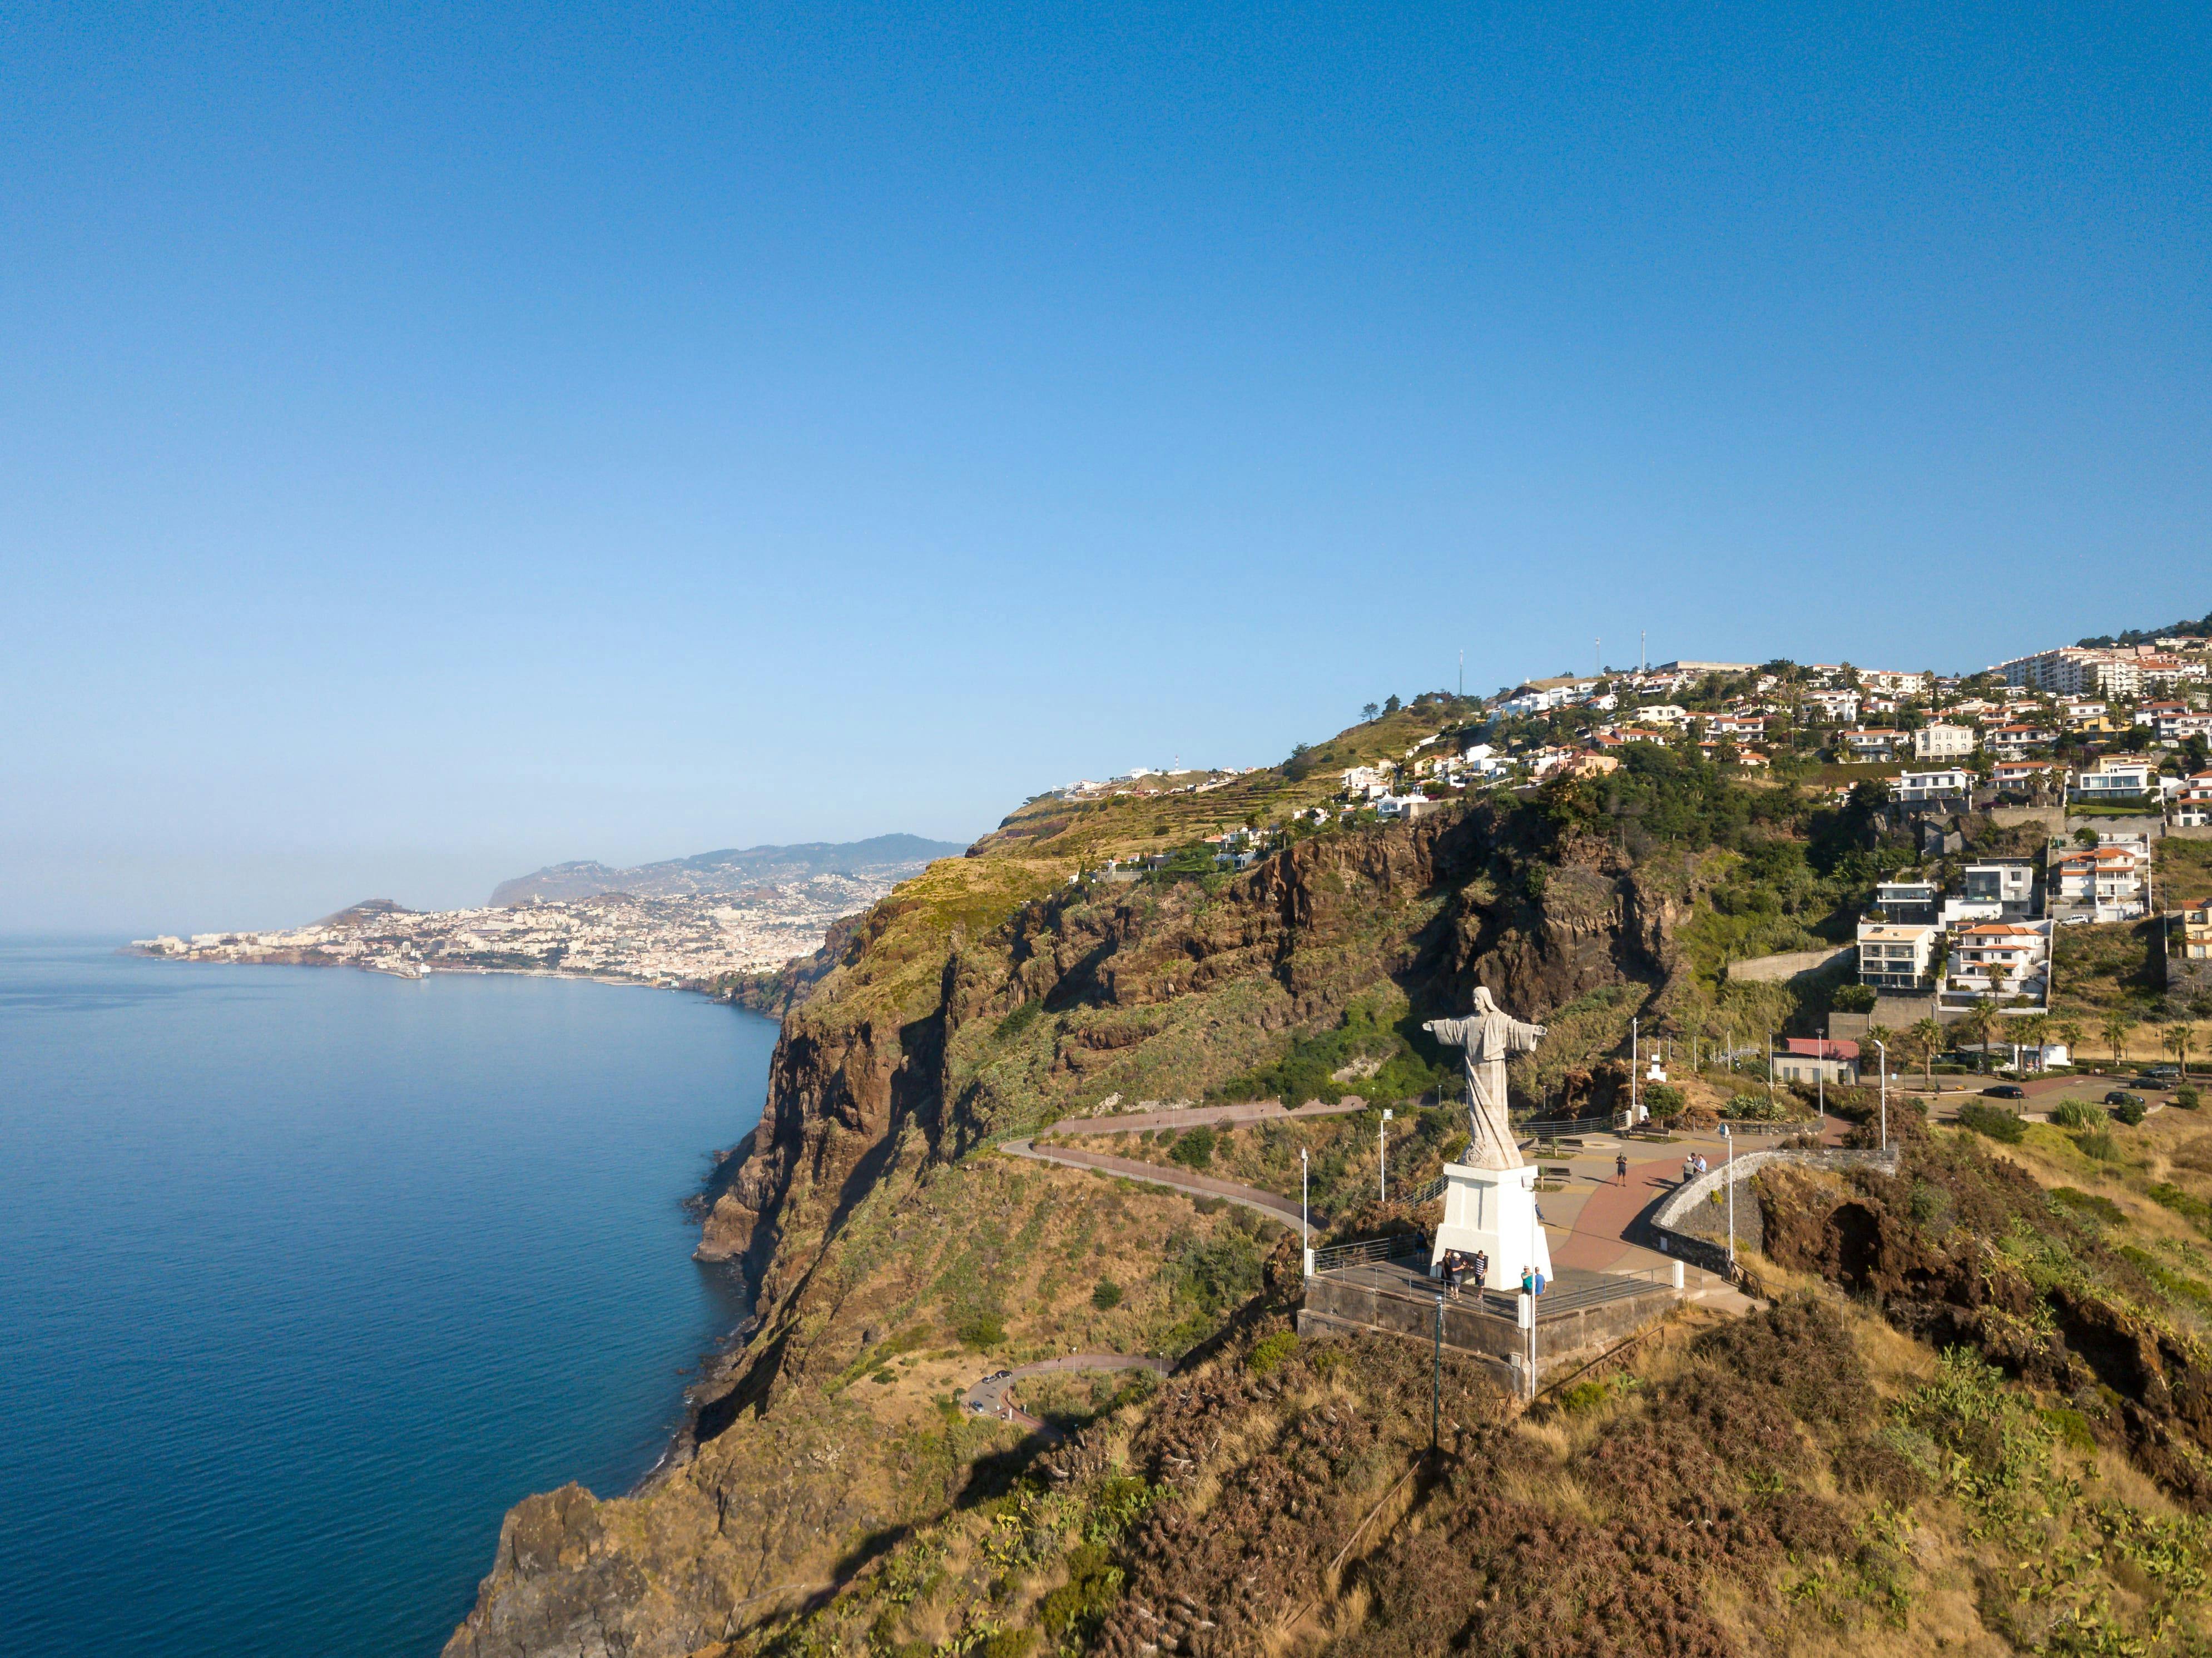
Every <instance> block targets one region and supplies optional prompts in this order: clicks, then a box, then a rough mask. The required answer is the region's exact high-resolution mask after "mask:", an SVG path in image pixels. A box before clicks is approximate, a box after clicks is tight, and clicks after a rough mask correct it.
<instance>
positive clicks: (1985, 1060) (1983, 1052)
mask: <svg viewBox="0 0 2212 1658" xmlns="http://www.w3.org/2000/svg"><path fill="white" fill-rule="evenodd" d="M1959 1023H1960V1024H1963V1025H1964V1026H1966V1034H1967V1035H1969V1036H1971V1037H1972V1039H1973V1042H1974V1046H1975V1048H1978V1050H1980V1056H1979V1057H1978V1059H1977V1060H1975V1061H1974V1069H1975V1070H1977V1071H1986V1070H1988V1069H1989V1059H1990V1037H1991V1036H1993V1035H1996V1028H1997V1005H1996V1002H1995V1001H1993V1000H1992V999H1990V998H1989V997H1987V996H1977V997H1975V998H1974V1005H1972V1007H1970V1008H1968V1009H1967V1010H1966V1017H1964V1018H1962V1019H1960V1021H1959Z"/></svg>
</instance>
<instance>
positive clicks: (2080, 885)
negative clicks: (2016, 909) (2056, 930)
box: [2051, 835, 2151, 921]
mask: <svg viewBox="0 0 2212 1658" xmlns="http://www.w3.org/2000/svg"><path fill="white" fill-rule="evenodd" d="M2150 866H2151V865H2150V842H2149V841H2148V840H2147V839H2146V838H2144V837H2143V836H2142V835H2107V836H2106V838H2105V839H2104V840H2103V841H2100V842H2099V843H2098V844H2097V845H2096V846H2093V847H2075V848H2072V849H2070V850H2068V851H2064V852H2061V853H2056V854H2055V855H2054V856H2053V857H2052V859H2051V896H2052V897H2053V898H2054V899H2055V900H2056V901H2057V902H2058V903H2059V904H2061V905H2063V907H2065V908H2069V909H2070V910H2072V911H2074V912H2075V914H2086V915H2087V916H2088V917H2089V918H2090V919H2091V920H2098V921H2132V920H2139V919H2140V918H2141V917H2142V915H2143V914H2145V913H2146V911H2147V910H2148V908H2149V904H2150Z"/></svg>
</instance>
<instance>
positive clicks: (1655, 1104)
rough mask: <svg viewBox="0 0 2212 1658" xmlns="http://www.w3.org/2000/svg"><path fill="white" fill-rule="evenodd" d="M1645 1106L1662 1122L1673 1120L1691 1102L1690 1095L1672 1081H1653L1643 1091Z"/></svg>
mask: <svg viewBox="0 0 2212 1658" xmlns="http://www.w3.org/2000/svg"><path fill="white" fill-rule="evenodd" d="M1642 1097H1643V1100H1644V1106H1645V1107H1646V1108H1648V1109H1649V1110H1650V1113H1651V1114H1652V1115H1653V1116H1654V1117H1655V1118H1656V1119H1657V1120H1658V1121H1661V1122H1672V1121H1674V1119H1675V1118H1677V1117H1679V1116H1680V1115H1681V1114H1682V1111H1683V1108H1684V1107H1686V1106H1687V1105H1688V1104H1689V1102H1690V1101H1689V1096H1687V1095H1686V1094H1684V1093H1683V1092H1682V1090H1680V1089H1679V1088H1677V1087H1675V1086H1674V1084H1672V1083H1652V1084H1650V1085H1649V1086H1647V1087H1646V1088H1645V1089H1644V1093H1643V1096H1642Z"/></svg>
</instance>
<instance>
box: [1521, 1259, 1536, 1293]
mask: <svg viewBox="0 0 2212 1658" xmlns="http://www.w3.org/2000/svg"><path fill="white" fill-rule="evenodd" d="M1521 1293H1522V1295H1524V1296H1533V1295H1534V1294H1535V1293H1536V1269H1535V1268H1534V1267H1533V1266H1523V1267H1522V1269H1521Z"/></svg>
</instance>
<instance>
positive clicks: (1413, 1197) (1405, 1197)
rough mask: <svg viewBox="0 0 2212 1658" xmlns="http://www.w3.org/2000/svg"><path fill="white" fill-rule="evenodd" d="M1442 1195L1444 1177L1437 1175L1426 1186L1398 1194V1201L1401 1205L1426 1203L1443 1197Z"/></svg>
mask: <svg viewBox="0 0 2212 1658" xmlns="http://www.w3.org/2000/svg"><path fill="white" fill-rule="evenodd" d="M1443 1194H1444V1177H1443V1175H1437V1177H1436V1178H1435V1179H1434V1180H1432V1181H1430V1182H1429V1183H1428V1184H1427V1185H1426V1186H1420V1187H1415V1188H1414V1189H1413V1190H1412V1191H1410V1192H1401V1193H1399V1194H1398V1201H1399V1202H1401V1203H1426V1202H1428V1201H1429V1200H1430V1199H1432V1198H1440V1197H1442V1196H1443Z"/></svg>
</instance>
